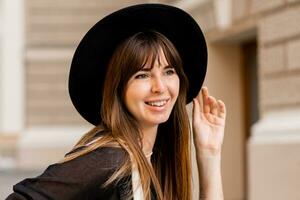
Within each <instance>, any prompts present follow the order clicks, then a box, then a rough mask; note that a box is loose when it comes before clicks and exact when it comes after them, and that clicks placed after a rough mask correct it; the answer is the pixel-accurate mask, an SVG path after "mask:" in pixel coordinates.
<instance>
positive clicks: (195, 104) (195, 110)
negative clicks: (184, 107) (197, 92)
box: [193, 98, 201, 117]
mask: <svg viewBox="0 0 300 200" xmlns="http://www.w3.org/2000/svg"><path fill="white" fill-rule="evenodd" d="M200 112H201V109H200V105H199V102H198V99H197V98H195V99H193V117H194V116H196V115H199V113H200Z"/></svg>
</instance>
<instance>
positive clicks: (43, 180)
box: [6, 147, 126, 200]
mask: <svg viewBox="0 0 300 200" xmlns="http://www.w3.org/2000/svg"><path fill="white" fill-rule="evenodd" d="M125 157H126V152H125V151H124V150H123V149H121V148H112V147H103V148H100V149H97V150H94V151H92V152H90V153H88V154H85V155H83V156H80V157H77V158H75V159H73V160H71V161H68V162H65V163H62V164H53V165H50V166H49V167H48V168H47V169H46V170H45V171H44V172H43V173H42V174H41V175H40V176H37V177H35V178H27V179H25V180H23V181H21V182H19V183H18V184H16V185H14V187H13V190H14V193H12V194H11V195H9V196H8V197H7V199H6V200H28V199H33V200H46V199H47V200H49V199H55V200H70V199H74V200H76V199H81V200H82V199H89V200H93V199H118V197H117V196H118V195H119V194H118V191H117V187H114V186H110V187H107V188H103V187H101V185H102V184H103V183H104V182H105V181H106V180H107V179H108V178H109V177H110V176H111V175H112V174H113V173H114V172H115V170H117V169H118V168H119V167H120V166H121V165H122V164H123V162H124V158H125Z"/></svg>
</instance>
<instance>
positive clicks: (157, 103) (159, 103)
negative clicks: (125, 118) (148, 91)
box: [146, 100, 167, 107]
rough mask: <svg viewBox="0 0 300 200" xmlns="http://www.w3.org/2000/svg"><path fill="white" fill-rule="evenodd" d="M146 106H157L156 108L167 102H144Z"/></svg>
mask: <svg viewBox="0 0 300 200" xmlns="http://www.w3.org/2000/svg"><path fill="white" fill-rule="evenodd" d="M146 103H147V104H148V105H150V106H157V107H160V106H163V105H165V104H166V103H167V100H162V101H151V102H150V101H149V102H146Z"/></svg>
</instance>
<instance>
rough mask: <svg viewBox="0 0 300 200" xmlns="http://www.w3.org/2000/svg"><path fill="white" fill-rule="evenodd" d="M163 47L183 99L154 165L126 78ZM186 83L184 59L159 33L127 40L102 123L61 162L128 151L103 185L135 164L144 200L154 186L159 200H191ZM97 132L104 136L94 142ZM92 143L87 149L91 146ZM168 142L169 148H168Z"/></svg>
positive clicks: (110, 79) (111, 69)
mask: <svg viewBox="0 0 300 200" xmlns="http://www.w3.org/2000/svg"><path fill="white" fill-rule="evenodd" d="M160 49H162V50H163V52H164V54H165V56H166V59H167V62H168V64H169V65H171V66H173V67H174V68H175V70H176V73H177V75H178V77H179V80H180V88H179V95H178V98H177V101H176V103H175V105H174V107H173V110H172V112H171V115H170V117H169V119H168V120H167V121H166V122H165V123H162V124H160V125H159V126H158V132H157V137H156V141H155V144H154V148H153V155H152V158H151V163H152V165H153V169H152V167H151V166H150V164H149V162H148V161H147V159H146V157H145V155H144V154H143V151H142V142H141V141H142V137H143V135H142V133H141V131H140V130H139V126H138V123H137V120H136V119H134V117H133V116H132V115H131V114H130V112H129V111H128V110H127V108H126V106H125V103H124V96H125V92H126V85H127V82H128V80H129V79H130V78H131V77H132V76H133V75H134V74H135V73H136V72H138V71H139V70H140V69H142V68H143V67H144V65H145V64H146V62H147V61H148V59H151V62H152V63H151V64H153V63H154V61H155V60H156V59H157V58H158V56H159V50H160ZM187 88H188V81H187V78H186V76H185V75H184V71H183V68H182V61H181V59H180V56H179V54H178V52H177V50H176V48H175V47H174V45H173V44H172V43H171V42H170V41H169V40H168V39H167V38H166V37H165V36H164V35H162V34H160V33H158V32H155V31H144V32H139V33H136V34H135V35H133V36H131V37H129V38H128V39H127V40H125V41H124V42H123V43H122V44H121V45H120V46H119V47H118V48H117V49H116V51H115V52H114V54H113V56H112V58H111V60H110V63H109V65H108V68H107V72H106V78H105V82H104V87H103V99H102V105H101V117H102V118H101V119H102V122H101V124H99V125H98V126H96V127H95V128H94V129H92V130H91V131H89V132H88V133H86V134H85V135H84V136H83V137H82V138H81V139H80V141H79V142H78V143H77V144H76V145H75V147H74V149H77V148H79V147H84V148H82V149H81V150H80V151H76V152H75V153H73V154H68V155H67V156H66V157H65V158H64V160H63V162H66V161H69V160H72V159H74V158H76V157H78V156H80V155H83V154H86V153H88V152H91V151H93V150H95V149H97V148H99V147H103V146H118V147H121V148H124V149H125V150H126V151H127V153H128V156H127V157H126V158H125V163H124V165H122V167H121V168H120V169H118V170H117V171H116V172H115V173H114V174H113V175H112V176H111V177H110V178H109V180H107V182H106V183H105V184H104V186H107V185H109V184H112V183H113V182H114V181H116V180H120V179H121V178H122V177H125V176H126V175H129V174H130V173H131V167H132V162H134V164H135V165H136V166H137V169H138V171H139V174H140V179H141V184H142V188H143V192H144V197H145V199H146V200H150V199H151V189H150V188H151V185H153V187H154V189H155V191H156V195H157V197H158V199H160V200H163V199H167V200H170V199H172V200H173V199H178V200H190V199H191V164H190V127H189V121H188V115H187V111H186V107H185V105H186V93H187ZM99 132H105V134H101V137H97V138H95V136H96V134H97V133H99ZM87 144H88V145H87ZM166 144H167V145H166Z"/></svg>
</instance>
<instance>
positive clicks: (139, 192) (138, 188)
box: [131, 164, 144, 200]
mask: <svg viewBox="0 0 300 200" xmlns="http://www.w3.org/2000/svg"><path fill="white" fill-rule="evenodd" d="M131 180H132V191H133V199H134V200H143V199H144V193H143V188H142V184H141V178H140V173H139V171H138V169H137V168H136V167H135V165H134V164H133V165H132V170H131Z"/></svg>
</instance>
